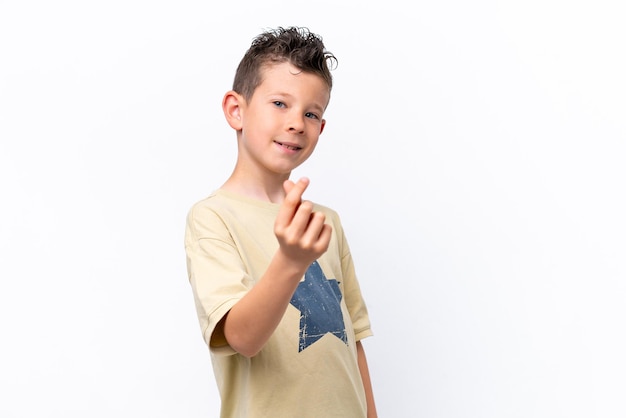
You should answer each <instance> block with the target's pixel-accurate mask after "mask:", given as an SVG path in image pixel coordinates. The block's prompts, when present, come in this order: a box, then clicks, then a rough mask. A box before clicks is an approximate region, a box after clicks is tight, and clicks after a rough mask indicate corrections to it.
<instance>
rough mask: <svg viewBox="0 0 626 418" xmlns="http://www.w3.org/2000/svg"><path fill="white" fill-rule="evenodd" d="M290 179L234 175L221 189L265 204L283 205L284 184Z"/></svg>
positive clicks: (287, 177)
mask: <svg viewBox="0 0 626 418" xmlns="http://www.w3.org/2000/svg"><path fill="white" fill-rule="evenodd" d="M288 179H289V176H286V177H285V178H284V179H278V178H276V179H272V180H263V179H251V178H240V177H239V176H237V175H235V173H233V175H231V176H230V177H229V178H228V180H226V182H225V183H224V184H223V185H222V187H221V189H223V190H226V191H229V192H232V193H237V194H239V195H243V196H246V197H249V198H252V199H257V200H262V201H265V202H271V203H282V201H283V200H284V199H285V190H284V188H283V183H284V182H285V180H288Z"/></svg>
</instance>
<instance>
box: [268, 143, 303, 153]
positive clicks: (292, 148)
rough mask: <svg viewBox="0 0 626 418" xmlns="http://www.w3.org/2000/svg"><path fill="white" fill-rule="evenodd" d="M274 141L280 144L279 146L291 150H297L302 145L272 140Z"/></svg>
mask: <svg viewBox="0 0 626 418" xmlns="http://www.w3.org/2000/svg"><path fill="white" fill-rule="evenodd" d="M274 142H275V143H277V144H278V145H280V146H281V147H285V148H287V149H290V150H293V151H298V150H301V149H302V147H299V146H297V145H289V144H284V143H282V142H278V141H274Z"/></svg>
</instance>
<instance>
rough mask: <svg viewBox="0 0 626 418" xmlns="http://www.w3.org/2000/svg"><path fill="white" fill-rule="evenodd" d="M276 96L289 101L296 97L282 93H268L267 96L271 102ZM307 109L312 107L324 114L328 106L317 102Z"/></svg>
mask: <svg viewBox="0 0 626 418" xmlns="http://www.w3.org/2000/svg"><path fill="white" fill-rule="evenodd" d="M275 96H282V97H284V98H287V99H291V98H293V97H294V96H293V94H289V93H281V92H273V93H268V94H267V98H268V99H269V100H273V97H275ZM307 107H312V108H314V109H316V110H319V111H320V112H323V111H324V109H325V108H326V106H324V105H323V104H321V103H317V102H314V103H311V104H310V105H309V106H307Z"/></svg>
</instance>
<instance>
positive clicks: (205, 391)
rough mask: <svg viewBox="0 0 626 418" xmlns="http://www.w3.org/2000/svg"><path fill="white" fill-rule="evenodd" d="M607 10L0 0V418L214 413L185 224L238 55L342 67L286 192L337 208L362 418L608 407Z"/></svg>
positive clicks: (217, 172)
mask: <svg viewBox="0 0 626 418" xmlns="http://www.w3.org/2000/svg"><path fill="white" fill-rule="evenodd" d="M625 18H626V14H625V12H624V9H623V6H622V2H620V1H618V0H615V1H603V0H600V1H594V2H591V1H557V0H543V1H533V0H531V1H523V2H522V1H500V2H499V1H495V0H492V1H489V0H479V1H474V2H465V1H460V0H455V1H454V0H449V1H440V2H417V3H415V2H401V1H399V0H390V1H384V2H381V1H376V2H369V1H358V2H357V1H343V2H340V1H326V0H320V1H317V2H309V3H300V2H295V3H294V2H292V3H289V2H283V1H280V2H279V1H274V0H268V1H265V2H252V1H247V0H245V1H239V2H234V3H233V2H231V3H224V4H222V3H209V2H201V1H185V0H183V1H177V2H174V1H169V2H167V1H145V0H125V1H118V0H114V1H108V2H85V1H68V0H61V1H56V2H45V1H10V0H0V186H1V187H0V193H1V196H2V203H1V205H0V280H1V281H0V338H1V340H0V341H1V342H0V416H2V417H6V418H21V417H29V418H31V417H33V418H34V417H63V418H70V417H81V418H82V417H90V418H100V417H107V418H108V417H151V418H161V417H168V418H173V417H185V418H196V417H197V418H200V417H216V416H217V411H218V408H219V400H218V396H217V392H216V388H215V384H214V382H213V376H212V371H211V365H210V360H209V354H208V352H207V350H206V347H205V346H204V343H203V341H202V338H201V334H200V329H199V326H198V323H197V319H196V316H195V311H194V307H193V301H192V295H191V289H190V287H189V284H188V282H187V277H186V269H185V255H184V249H183V232H184V221H185V216H186V212H187V210H188V209H189V207H190V206H191V205H192V204H193V203H194V202H195V201H197V200H199V199H201V198H203V197H204V196H205V195H207V194H208V193H209V192H210V191H211V190H213V189H214V188H216V187H218V186H219V185H220V184H221V183H222V182H223V181H224V180H225V179H226V177H227V176H228V174H230V171H231V170H232V167H233V165H234V161H235V136H234V133H233V132H232V131H231V130H230V128H229V127H228V125H227V124H226V122H225V121H224V118H223V115H222V112H221V106H220V105H221V99H222V95H223V93H224V92H225V91H226V90H228V89H229V88H230V86H231V82H232V77H233V75H234V70H235V67H236V65H237V63H238V61H239V59H240V58H241V56H242V55H243V53H244V51H245V50H246V49H247V47H248V45H249V43H250V41H251V40H252V38H253V37H254V36H255V35H256V34H258V33H259V32H261V31H262V30H264V29H266V28H270V27H275V26H279V25H280V26H291V25H301V26H307V27H309V28H310V29H311V30H312V31H314V32H317V33H319V34H320V35H322V37H323V38H324V41H325V43H326V45H327V47H328V49H330V50H331V51H332V52H334V53H335V54H336V56H337V57H338V59H339V66H338V68H337V69H336V70H335V71H334V77H335V88H334V90H333V96H332V99H331V104H330V107H329V108H328V111H327V113H326V119H327V120H328V122H327V127H326V130H325V132H324V134H323V135H322V137H321V139H320V143H319V145H318V149H317V150H316V152H315V153H314V154H313V156H312V157H311V159H310V160H309V161H308V162H307V163H306V164H305V165H303V166H302V167H300V168H299V169H298V171H297V172H296V173H294V177H297V176H300V175H306V176H308V177H310V178H311V181H312V183H311V187H310V188H309V190H308V192H307V198H309V199H312V200H315V201H318V202H320V203H323V204H326V205H329V206H331V207H333V208H335V209H336V210H337V211H338V212H339V213H340V215H341V216H342V219H343V222H344V226H345V228H346V231H347V234H348V239H349V241H350V243H351V247H352V252H353V255H354V258H355V261H356V266H357V273H358V274H359V277H360V280H361V286H362V290H363V293H364V295H365V297H366V299H367V301H368V305H369V309H370V316H371V319H372V322H373V327H374V332H375V336H374V337H372V338H369V339H367V340H365V341H364V345H365V348H366V351H367V353H368V358H369V363H370V368H371V374H372V378H373V382H374V389H375V394H376V398H377V403H378V408H379V416H381V417H384V418H405V417H406V418H416V417H419V418H421V417H424V418H492V417H493V418H502V417H507V418H509V417H520V418H531V417H532V418H538V417H541V418H543V417H546V418H548V417H549V418H555V417H567V418H572V417H581V418H582V417H585V418H586V417H602V418H610V417H624V416H626V400H625V398H624V394H625V393H626V377H625V376H626V360H625V359H624V353H625V352H626V335H625V328H624V326H625V322H626V321H625V320H626V304H625V301H626V266H625V256H626V241H625V237H626V221H625V216H624V214H625V213H626V199H625V183H626V169H625V161H626V144H625V141H626V120H625V116H626V101H625V100H624V98H625V97H626V82H625V77H624V74H626V61H625V54H624V39H626V29H625V28H626V26H624V20H625Z"/></svg>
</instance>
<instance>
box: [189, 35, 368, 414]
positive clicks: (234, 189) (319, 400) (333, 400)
mask: <svg viewBox="0 0 626 418" xmlns="http://www.w3.org/2000/svg"><path fill="white" fill-rule="evenodd" d="M329 64H330V66H332V65H333V64H336V58H335V57H334V55H333V54H331V53H330V52H328V51H326V50H325V47H324V44H323V42H322V39H321V38H320V37H319V36H318V35H315V34H313V33H311V32H309V31H308V30H307V29H306V28H298V27H290V28H286V29H285V28H277V29H275V30H269V31H267V32H264V33H262V34H260V35H258V36H257V37H256V38H255V39H254V40H253V42H252V44H251V46H250V48H249V49H248V51H247V52H246V53H245V55H244V57H243V58H242V60H241V62H240V63H239V66H238V68H237V71H236V74H235V80H234V83H233V89H232V90H231V91H228V92H227V93H226V94H225V95H224V98H223V101H222V108H223V111H224V115H225V117H226V120H227V122H228V124H229V125H230V126H231V127H232V128H233V129H234V130H235V132H236V134H237V150H238V156H237V162H236V164H235V168H234V170H233V172H232V174H231V175H230V177H229V178H228V179H227V180H226V182H225V183H224V184H223V185H222V186H221V187H220V188H219V189H217V190H216V191H215V192H213V193H212V194H211V195H210V196H209V197H208V198H206V199H204V200H201V201H199V202H198V203H196V204H195V205H194V206H193V207H192V208H191V210H190V211H189V214H188V217H187V225H186V231H185V250H186V253H187V270H188V274H189V280H190V283H191V287H192V290H193V295H194V300H195V304H196V309H197V313H198V318H199V321H200V326H201V329H202V332H203V337H204V339H205V341H206V343H207V345H208V346H209V349H210V353H211V360H212V363H213V369H214V374H215V378H216V381H217V385H218V388H219V391H220V396H221V403H222V405H221V417H223V418H226V417H245V418H256V417H262V418H281V417H285V418H296V417H297V418H302V417H315V418H329V417H341V418H352V417H354V418H363V417H368V418H371V417H376V416H377V415H376V407H375V404H374V397H373V394H372V386H371V383H370V377H369V371H368V367H367V361H366V358H365V353H364V351H363V347H362V345H361V342H360V340H361V339H362V338H365V337H367V336H370V335H372V332H371V330H370V323H369V318H368V314H367V309H366V306H365V303H364V302H363V299H362V297H361V292H360V290H359V284H358V282H357V279H356V276H355V271H354V266H353V263H352V258H351V255H350V250H349V248H348V244H347V241H346V238H345V236H344V233H343V229H342V226H341V223H340V220H339V217H338V215H337V214H336V213H335V212H334V211H333V210H331V209H329V208H327V207H323V206H321V205H317V204H313V203H311V202H309V201H306V200H303V199H302V195H303V193H304V191H305V190H306V188H307V186H308V185H309V180H308V179H307V178H301V179H300V180H298V181H297V182H295V183H294V182H292V181H291V180H289V176H290V174H291V171H292V170H293V169H295V168H296V167H298V166H299V165H300V164H302V163H303V162H304V161H306V159H307V158H308V157H309V156H310V155H311V153H312V152H313V150H314V149H315V146H316V144H317V141H318V138H319V135H320V134H321V133H322V131H323V130H324V125H325V123H326V121H325V120H324V119H323V114H324V111H325V109H326V107H327V105H328V102H329V100H330V92H331V88H332V76H331V74H330V66H329Z"/></svg>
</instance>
